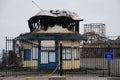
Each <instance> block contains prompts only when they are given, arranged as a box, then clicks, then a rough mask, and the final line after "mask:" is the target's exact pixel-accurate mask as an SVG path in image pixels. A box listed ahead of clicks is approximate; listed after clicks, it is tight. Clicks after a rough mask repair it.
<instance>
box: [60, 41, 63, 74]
mask: <svg viewBox="0 0 120 80" xmlns="http://www.w3.org/2000/svg"><path fill="white" fill-rule="evenodd" d="M62 74H63V72H62V42H60V76H62Z"/></svg>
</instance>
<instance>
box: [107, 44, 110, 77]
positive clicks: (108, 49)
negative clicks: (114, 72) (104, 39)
mask: <svg viewBox="0 0 120 80" xmlns="http://www.w3.org/2000/svg"><path fill="white" fill-rule="evenodd" d="M107 51H108V52H110V43H108V48H107ZM108 76H109V77H110V60H108Z"/></svg>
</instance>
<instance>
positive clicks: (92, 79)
mask: <svg viewBox="0 0 120 80" xmlns="http://www.w3.org/2000/svg"><path fill="white" fill-rule="evenodd" d="M0 80H48V77H41V76H31V77H24V76H17V77H15V76H11V77H3V78H0ZM66 80H107V77H98V76H91V75H66Z"/></svg>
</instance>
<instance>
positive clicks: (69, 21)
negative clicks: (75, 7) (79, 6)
mask: <svg viewBox="0 0 120 80" xmlns="http://www.w3.org/2000/svg"><path fill="white" fill-rule="evenodd" d="M80 21H83V20H82V19H80V18H79V16H78V15H77V14H76V13H74V12H70V11H64V10H49V11H48V10H44V11H41V12H39V13H38V14H36V15H35V16H33V17H31V18H30V19H29V20H28V25H29V28H30V31H31V32H33V31H34V30H36V29H39V30H44V31H47V30H48V28H49V27H55V26H56V25H59V26H61V27H62V28H66V29H68V30H69V31H72V32H79V22H80Z"/></svg>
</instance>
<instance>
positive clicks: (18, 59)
mask: <svg viewBox="0 0 120 80" xmlns="http://www.w3.org/2000/svg"><path fill="white" fill-rule="evenodd" d="M39 47H40V48H39ZM66 49H68V50H70V52H72V50H77V49H78V52H79V54H80V55H79V57H78V58H79V59H77V58H76V59H74V61H72V59H67V60H66V61H65V59H64V57H65V56H64V51H63V50H66ZM59 50H60V47H59V46H54V47H53V46H52V47H50V46H49V47H44V46H40V45H39V43H37V42H36V41H30V40H25V39H10V38H6V51H5V53H4V54H5V55H7V56H6V58H4V60H3V62H2V64H1V65H0V68H1V69H0V74H1V75H5V76H13V75H16V76H17V75H31V74H32V75H34V74H35V75H36V74H37V75H38V74H39V75H50V74H53V73H54V74H58V75H59V74H60V63H59V61H60V59H59V57H58V56H59V53H58V52H59ZM109 50H110V52H112V53H113V54H114V59H113V60H111V61H108V60H105V58H104V54H105V53H106V52H108V51H109ZM39 52H40V53H41V55H39V54H35V53H39ZM62 53H63V55H62V63H63V65H62V68H64V69H62V74H63V75H69V74H76V75H82V74H92V75H98V76H120V45H119V44H114V43H112V44H110V45H108V43H99V44H84V45H83V46H82V47H81V48H74V49H73V48H72V47H69V48H68V47H62ZM67 56H68V58H70V55H68V54H67ZM77 56H78V55H77ZM39 57H40V58H39ZM70 60H71V63H73V62H74V63H73V64H74V65H75V66H74V67H75V68H74V69H70V66H73V64H71V63H70ZM75 60H76V61H75ZM78 64H79V65H78ZM67 68H69V69H67Z"/></svg>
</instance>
